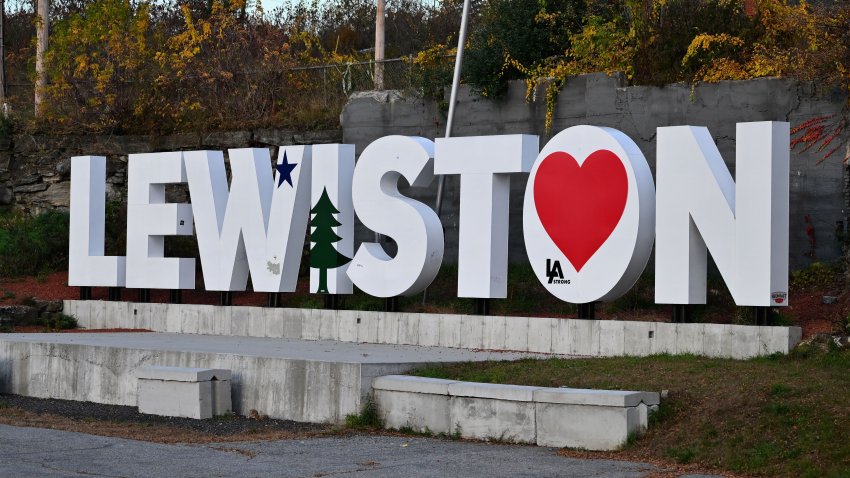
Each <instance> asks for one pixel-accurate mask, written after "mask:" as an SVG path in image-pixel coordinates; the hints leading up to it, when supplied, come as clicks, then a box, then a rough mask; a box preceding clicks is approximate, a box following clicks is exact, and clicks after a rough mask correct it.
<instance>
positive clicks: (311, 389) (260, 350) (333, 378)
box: [0, 333, 535, 423]
mask: <svg viewBox="0 0 850 478" xmlns="http://www.w3.org/2000/svg"><path fill="white" fill-rule="evenodd" d="M528 356H535V354H531V353H516V352H492V351H472V350H465V349H457V348H448V347H423V346H411V345H387V344H359V343H351V342H337V341H331V340H300V339H280V338H276V339H272V338H258V337H234V336H210V335H197V334H174V333H74V334H3V335H0V392H3V393H14V394H19V395H27V396H33V397H42V398H59V399H65V400H79V401H89V402H97V403H107V404H115V405H129V406H136V405H137V397H138V376H137V371H138V370H139V369H140V368H141V367H145V366H150V365H159V366H171V367H203V368H216V369H228V370H231V371H232V372H233V376H232V387H233V410H234V412H236V413H238V414H240V415H247V414H248V413H249V412H250V411H251V410H257V411H258V412H259V413H261V414H266V415H268V416H269V417H272V418H280V419H289V420H295V421H301V422H315V423H340V422H342V421H344V420H345V416H346V415H348V414H351V413H358V412H359V411H360V410H361V408H362V405H363V403H365V400H366V399H367V397H368V395H369V393H370V391H371V387H372V380H373V379H374V378H376V377H379V376H382V375H390V374H401V373H405V372H408V371H410V370H412V369H414V368H417V367H421V366H423V365H425V364H429V363H438V362H461V361H477V360H514V359H518V358H522V357H528Z"/></svg>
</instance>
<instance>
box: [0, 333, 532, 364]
mask: <svg viewBox="0 0 850 478" xmlns="http://www.w3.org/2000/svg"><path fill="white" fill-rule="evenodd" d="M2 341H5V342H31V343H47V344H75V345H92V346H98V347H120V348H127V349H143V350H163V351H169V350H176V351H180V352H209V353H229V354H236V355H245V356H250V357H272V358H284V359H299V360H315V361H324V362H346V363H363V364H380V363H425V362H468V361H479V360H515V359H518V358H522V357H534V356H543V355H541V354H534V353H531V352H497V351H473V350H467V349H457V348H450V347H424V346H418V345H388V344H362V343H352V342H337V341H333V340H298V339H279V338H260V337H239V336H224V335H195V334H173V333H164V332H133V333H126V332H124V333H121V332H118V333H88V334H87V333H74V334H3V336H2V337H0V342H2ZM546 356H547V357H548V356H549V355H546Z"/></svg>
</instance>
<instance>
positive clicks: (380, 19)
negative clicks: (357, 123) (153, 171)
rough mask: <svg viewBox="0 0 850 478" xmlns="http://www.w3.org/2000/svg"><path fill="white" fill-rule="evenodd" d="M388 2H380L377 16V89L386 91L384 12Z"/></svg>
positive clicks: (381, 0) (383, 0) (379, 0)
mask: <svg viewBox="0 0 850 478" xmlns="http://www.w3.org/2000/svg"><path fill="white" fill-rule="evenodd" d="M385 9H386V1H385V0H378V8H377V13H376V14H375V89H376V90H383V89H384V63H383V61H384V10H385Z"/></svg>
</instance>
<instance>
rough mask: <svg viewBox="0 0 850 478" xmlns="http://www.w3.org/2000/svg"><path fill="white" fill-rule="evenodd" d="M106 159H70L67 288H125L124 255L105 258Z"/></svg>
mask: <svg viewBox="0 0 850 478" xmlns="http://www.w3.org/2000/svg"><path fill="white" fill-rule="evenodd" d="M105 182H106V158H104V157H103V156H77V157H74V158H71V208H70V209H71V219H70V228H69V240H68V285H70V286H81V287H88V286H100V287H122V286H123V285H124V278H125V270H126V268H125V265H126V259H125V258H124V256H104V255H103V248H104V236H105V231H104V228H105V219H106V218H105V217H104V215H105V211H106V189H105Z"/></svg>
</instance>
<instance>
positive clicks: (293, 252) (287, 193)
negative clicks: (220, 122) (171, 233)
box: [184, 146, 311, 292]
mask: <svg viewBox="0 0 850 478" xmlns="http://www.w3.org/2000/svg"><path fill="white" fill-rule="evenodd" d="M184 155H185V158H186V170H187V175H188V177H189V191H190V193H191V195H192V203H193V204H194V208H195V223H196V226H197V229H198V249H199V251H200V255H201V264H202V266H203V273H204V284H205V286H206V288H207V289H208V290H220V291H233V290H237V291H238V290H245V288H246V286H247V282H248V272H249V270H250V273H251V282H252V284H253V286H254V291H257V292H292V291H294V290H295V286H296V282H297V281H298V266H299V264H300V262H301V251H302V248H303V247H304V233H305V231H306V230H307V215H308V211H309V201H308V199H309V198H308V196H307V195H308V193H309V191H308V188H309V187H310V171H311V166H310V147H309V146H286V147H283V146H282V147H281V148H280V153H279V155H278V160H277V165H276V169H277V175H276V177H274V178H273V177H272V172H271V168H270V166H271V159H270V157H269V150H268V149H265V148H244V149H231V150H229V155H230V167H231V171H232V173H233V181H232V184H231V186H230V191H229V192H228V189H227V177H226V174H225V169H224V158H223V155H222V153H221V152H220V151H189V152H186V153H184Z"/></svg>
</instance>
